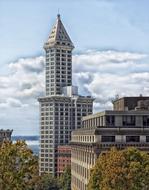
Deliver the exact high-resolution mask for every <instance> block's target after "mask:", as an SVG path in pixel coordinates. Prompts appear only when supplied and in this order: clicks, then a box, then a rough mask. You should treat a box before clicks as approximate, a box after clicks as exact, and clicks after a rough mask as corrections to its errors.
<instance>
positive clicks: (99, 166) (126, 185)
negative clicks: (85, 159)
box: [88, 148, 149, 190]
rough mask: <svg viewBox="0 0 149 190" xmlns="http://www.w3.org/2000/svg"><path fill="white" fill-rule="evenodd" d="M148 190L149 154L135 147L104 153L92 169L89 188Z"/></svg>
mask: <svg viewBox="0 0 149 190" xmlns="http://www.w3.org/2000/svg"><path fill="white" fill-rule="evenodd" d="M126 189H127V190H148V189H149V155H148V154H147V153H145V152H142V151H139V150H137V149H135V148H128V149H125V150H121V151H118V150H117V149H115V148H112V149H111V151H108V152H107V153H106V154H102V155H100V156H99V158H98V159H97V162H96V164H95V166H94V167H93V169H92V170H91V177H90V180H89V184H88V190H126Z"/></svg>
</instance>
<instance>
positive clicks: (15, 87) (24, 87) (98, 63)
mask: <svg viewBox="0 0 149 190" xmlns="http://www.w3.org/2000/svg"><path fill="white" fill-rule="evenodd" d="M148 61H149V56H148V55H146V54H142V53H131V52H119V51H95V50H89V51H86V52H84V53H80V54H75V55H74V56H73V83H74V84H75V85H78V86H79V89H80V90H79V93H80V94H83V95H92V96H93V97H94V98H95V99H96V100H95V104H94V110H95V111H99V110H103V109H111V106H112V103H111V100H112V99H113V98H114V97H115V95H116V94H119V96H133V95H134V96H137V95H139V94H143V95H148V94H149V87H148V83H149V64H148ZM8 71H9V72H8V75H5V76H0V92H1V93H0V111H1V113H3V112H4V110H5V113H6V115H7V112H10V109H11V110H13V111H11V114H12V116H13V117H12V116H11V117H12V118H13V119H12V118H11V123H12V121H15V119H16V112H17V114H18V115H19V117H18V116H17V119H18V122H19V118H21V119H20V120H21V121H22V119H24V122H25V124H24V125H28V128H30V127H31V128H32V126H33V125H34V129H36V130H37V129H38V103H37V97H39V96H42V95H44V57H43V56H39V57H34V58H21V59H19V60H18V61H16V62H12V63H10V64H9V65H8ZM4 108H5V109H4ZM8 110H9V111H8ZM24 110H25V111H24ZM24 113H25V114H24ZM35 113H36V114H35ZM8 120H9V119H8ZM21 121H20V123H21ZM8 122H9V121H8ZM26 122H28V124H27V123H26ZM5 124H6V123H5V122H4V125H5ZM35 124H36V127H35ZM17 125H19V124H17ZM7 126H8V123H7ZM26 130H28V129H26ZM29 130H30V129H29ZM37 131H38V130H37Z"/></svg>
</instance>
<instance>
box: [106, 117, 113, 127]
mask: <svg viewBox="0 0 149 190" xmlns="http://www.w3.org/2000/svg"><path fill="white" fill-rule="evenodd" d="M106 125H107V126H114V125H115V116H113V115H109V116H106Z"/></svg>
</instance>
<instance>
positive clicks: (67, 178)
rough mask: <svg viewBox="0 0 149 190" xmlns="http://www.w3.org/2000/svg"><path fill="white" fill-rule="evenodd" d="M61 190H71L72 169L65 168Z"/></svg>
mask: <svg viewBox="0 0 149 190" xmlns="http://www.w3.org/2000/svg"><path fill="white" fill-rule="evenodd" d="M60 185H61V190H71V167H70V166H68V167H66V168H65V170H64V173H63V174H62V175H61V177H60Z"/></svg>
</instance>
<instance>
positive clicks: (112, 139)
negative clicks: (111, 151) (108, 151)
mask: <svg viewBox="0 0 149 190" xmlns="http://www.w3.org/2000/svg"><path fill="white" fill-rule="evenodd" d="M101 142H115V136H101Z"/></svg>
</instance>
